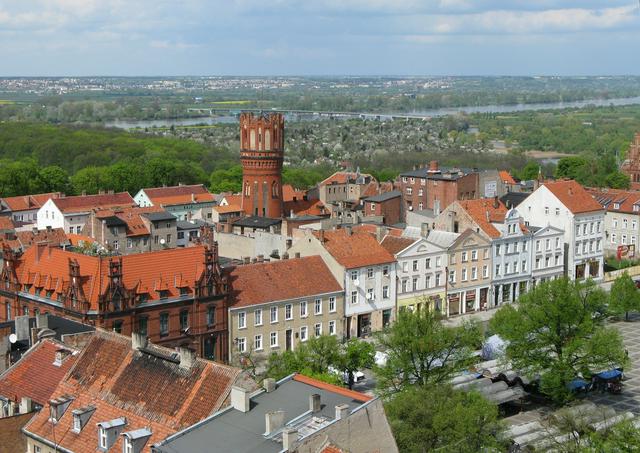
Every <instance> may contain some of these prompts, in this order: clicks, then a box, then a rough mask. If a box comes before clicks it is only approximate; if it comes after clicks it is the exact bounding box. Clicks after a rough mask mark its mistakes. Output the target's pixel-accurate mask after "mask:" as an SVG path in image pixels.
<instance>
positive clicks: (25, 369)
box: [0, 339, 77, 406]
mask: <svg viewBox="0 0 640 453" xmlns="http://www.w3.org/2000/svg"><path fill="white" fill-rule="evenodd" d="M59 349H67V350H69V352H70V355H68V356H67V357H66V358H65V359H64V360H63V361H62V363H61V365H60V366H56V365H54V364H53V363H54V361H55V358H56V352H57V351H58V350H59ZM76 358H77V351H75V350H72V349H70V348H68V347H67V346H65V345H63V344H62V343H59V342H58V341H55V340H52V339H45V340H42V341H40V342H38V343H36V344H35V345H34V346H33V347H32V348H31V349H29V350H28V351H27V353H26V354H24V355H23V356H22V358H21V359H20V360H19V361H18V362H16V363H15V364H14V365H13V366H11V367H10V368H9V369H7V370H6V371H5V372H4V373H2V374H1V375H0V395H2V396H4V397H5V398H8V399H11V400H14V401H17V402H20V400H21V399H22V397H28V398H31V399H32V400H33V401H34V402H36V403H38V404H40V405H41V406H42V405H45V404H46V403H47V402H48V401H49V399H50V398H51V395H52V394H53V392H54V391H55V389H56V387H57V386H58V384H59V383H60V381H61V380H62V378H63V377H64V375H65V374H66V373H67V371H69V369H70V368H71V365H73V364H74V363H75V362H76Z"/></svg>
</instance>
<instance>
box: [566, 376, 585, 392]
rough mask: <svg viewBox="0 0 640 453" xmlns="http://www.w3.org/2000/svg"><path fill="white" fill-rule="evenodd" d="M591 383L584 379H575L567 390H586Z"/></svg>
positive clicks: (568, 385)
mask: <svg viewBox="0 0 640 453" xmlns="http://www.w3.org/2000/svg"><path fill="white" fill-rule="evenodd" d="M587 385H589V383H588V382H587V381H585V380H583V379H574V380H573V381H571V382H569V383H568V384H567V388H568V389H569V390H571V391H575V390H580V389H583V388H585V387H586V386H587Z"/></svg>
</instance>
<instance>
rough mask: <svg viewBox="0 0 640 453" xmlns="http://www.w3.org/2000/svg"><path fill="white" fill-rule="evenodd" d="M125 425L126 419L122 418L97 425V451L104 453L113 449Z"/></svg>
mask: <svg viewBox="0 0 640 453" xmlns="http://www.w3.org/2000/svg"><path fill="white" fill-rule="evenodd" d="M126 424H127V419H126V418H124V417H120V418H116V419H113V420H111V421H108V422H101V423H98V424H97V425H98V450H100V451H103V452H106V451H108V450H109V449H110V448H111V447H113V444H115V443H116V440H118V436H120V434H121V433H122V431H123V430H124V427H125V425H126Z"/></svg>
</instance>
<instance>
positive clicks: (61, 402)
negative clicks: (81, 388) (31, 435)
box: [49, 395, 73, 423]
mask: <svg viewBox="0 0 640 453" xmlns="http://www.w3.org/2000/svg"><path fill="white" fill-rule="evenodd" d="M71 401H73V398H72V397H70V396H68V395H63V396H60V397H58V398H55V399H52V400H50V401H49V407H50V414H51V416H50V418H49V420H50V421H51V423H58V420H60V419H61V418H62V416H63V415H64V413H65V412H66V411H67V408H68V407H69V404H71Z"/></svg>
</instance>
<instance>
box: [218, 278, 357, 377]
mask: <svg viewBox="0 0 640 453" xmlns="http://www.w3.org/2000/svg"><path fill="white" fill-rule="evenodd" d="M330 298H334V301H335V311H333V312H330V311H329V299H330ZM317 299H319V300H320V301H321V304H322V312H321V313H320V314H316V313H315V301H316V300H317ZM301 303H306V313H307V314H306V315H305V316H304V317H303V316H302V315H301V308H300V307H301ZM288 305H290V306H291V315H292V316H291V319H286V316H285V315H286V306H288ZM272 307H276V310H277V313H278V314H277V321H276V322H271V309H272ZM256 310H260V311H261V313H262V323H261V324H260V325H256V313H255V312H256ZM240 313H244V314H245V321H246V322H245V324H246V327H245V328H240V326H239V324H238V317H239V314H240ZM331 321H334V322H335V333H334V335H335V336H337V337H338V338H339V339H342V338H343V336H344V333H345V332H344V293H343V292H341V291H340V292H334V293H328V294H318V295H309V296H308V297H302V298H298V299H292V300H282V301H276V302H272V303H265V304H261V305H252V306H249V307H238V308H234V307H231V308H230V309H229V338H231V339H232V341H230V344H229V356H230V357H231V358H232V362H233V360H234V359H237V358H238V357H239V356H240V354H241V352H240V351H239V350H238V347H237V343H235V339H236V338H244V339H245V347H246V353H249V352H250V353H251V356H252V358H253V359H255V360H257V361H258V362H259V363H260V364H261V365H264V362H265V360H266V359H267V358H268V356H269V355H270V354H271V353H274V352H276V353H279V352H282V351H285V350H287V348H286V338H287V333H286V332H287V330H290V331H291V349H292V350H293V349H296V348H297V347H298V345H299V344H300V343H301V342H303V341H302V338H301V337H302V335H301V328H303V327H306V328H307V340H305V341H308V339H310V338H314V337H315V336H316V335H315V326H316V324H321V333H320V335H323V334H324V335H327V334H329V322H331ZM272 332H275V333H276V335H277V344H276V346H273V347H272V346H271V333H272ZM256 335H262V348H261V349H260V350H257V349H255V336H256Z"/></svg>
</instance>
